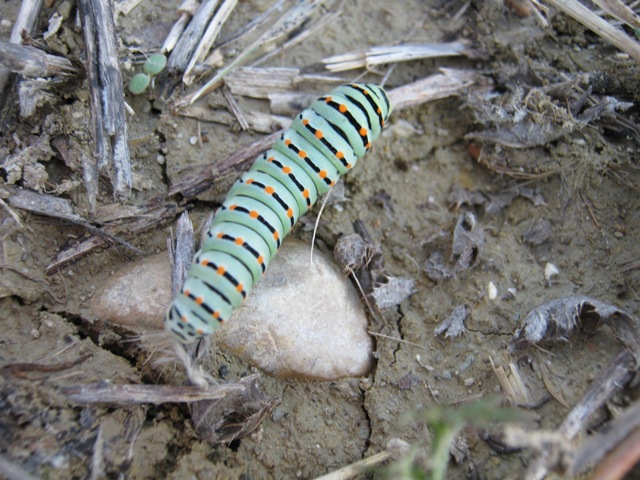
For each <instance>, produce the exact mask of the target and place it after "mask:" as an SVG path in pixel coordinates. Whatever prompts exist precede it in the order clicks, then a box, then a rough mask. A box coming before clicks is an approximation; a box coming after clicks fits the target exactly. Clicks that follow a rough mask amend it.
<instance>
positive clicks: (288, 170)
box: [282, 167, 291, 175]
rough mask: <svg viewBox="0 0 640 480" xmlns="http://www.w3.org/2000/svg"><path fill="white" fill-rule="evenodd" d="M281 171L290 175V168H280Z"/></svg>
mask: <svg viewBox="0 0 640 480" xmlns="http://www.w3.org/2000/svg"><path fill="white" fill-rule="evenodd" d="M282 171H283V172H284V173H286V174H287V175H288V174H290V173H291V167H282Z"/></svg>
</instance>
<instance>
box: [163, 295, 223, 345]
mask: <svg viewBox="0 0 640 480" xmlns="http://www.w3.org/2000/svg"><path fill="white" fill-rule="evenodd" d="M180 299H181V298H180V297H177V298H176V299H174V301H173V302H172V303H171V305H170V306H169V309H168V310H167V313H166V314H165V316H164V328H165V331H166V332H167V334H168V335H169V337H171V338H172V339H174V340H176V341H177V342H178V343H182V344H186V343H192V342H194V341H196V340H199V339H201V338H203V337H206V336H208V335H211V334H212V333H213V330H214V329H213V328H207V327H209V326H210V325H206V326H205V328H196V327H195V325H200V324H202V321H201V320H199V319H196V318H191V317H192V316H193V312H191V311H190V310H188V308H185V306H184V305H181V302H180ZM185 312H186V313H185Z"/></svg>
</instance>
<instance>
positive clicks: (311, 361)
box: [91, 238, 373, 380]
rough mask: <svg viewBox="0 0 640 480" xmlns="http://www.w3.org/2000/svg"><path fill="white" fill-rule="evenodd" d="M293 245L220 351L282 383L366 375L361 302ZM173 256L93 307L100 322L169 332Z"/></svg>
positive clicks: (114, 281) (368, 346)
mask: <svg viewBox="0 0 640 480" xmlns="http://www.w3.org/2000/svg"><path fill="white" fill-rule="evenodd" d="M309 257H310V247H309V245H307V244H305V243H303V242H300V241H299V240H296V239H294V238H288V239H286V241H285V242H284V243H283V246H282V248H281V249H280V252H278V254H277V255H276V256H275V258H274V259H273V260H272V261H271V264H270V265H269V268H268V269H267V273H266V275H265V276H264V277H263V278H262V280H261V281H260V282H259V283H258V285H256V286H255V287H254V288H253V290H252V291H251V293H250V294H249V296H248V298H247V300H246V301H245V303H244V305H243V306H242V307H241V308H238V309H237V310H236V311H235V312H234V313H233V315H232V317H231V319H230V320H229V321H228V322H227V323H226V324H225V325H224V326H223V328H221V329H220V330H218V331H217V332H216V333H215V336H216V337H217V338H218V339H219V342H218V345H220V346H221V348H224V349H225V350H229V351H231V352H232V353H234V354H236V355H237V356H239V357H240V358H242V359H244V360H245V361H246V362H248V363H251V364H252V365H255V366H257V367H258V368H260V369H262V370H264V371H265V372H267V373H270V374H272V375H276V376H280V377H293V378H306V379H313V380H334V379H338V378H344V377H357V376H363V375H367V374H368V373H369V372H370V371H371V369H372V368H373V355H372V350H373V341H372V339H371V337H370V336H369V334H368V333H367V317H366V315H365V313H364V309H363V307H362V304H361V302H360V299H359V295H358V293H357V292H356V290H355V288H354V287H353V286H352V285H351V283H350V282H349V281H348V279H346V278H345V276H344V275H343V274H342V272H341V271H340V269H339V268H338V267H337V265H336V264H335V263H334V262H333V261H332V260H330V259H328V258H327V257H326V256H324V255H323V254H322V253H321V252H319V251H318V250H317V249H316V250H315V251H314V254H313V263H314V264H313V266H310V264H309V261H310V260H309ZM170 275H171V274H170V265H169V258H168V255H167V254H166V252H165V253H161V254H158V255H153V256H150V257H147V258H145V259H143V260H140V261H138V262H135V263H133V264H131V265H128V266H126V267H124V268H122V269H121V270H119V271H118V272H116V273H115V274H114V275H113V277H111V278H109V279H108V280H107V282H106V283H105V285H103V286H102V288H100V291H99V292H97V293H96V294H95V295H94V297H93V298H92V300H91V311H92V314H93V316H94V317H95V318H96V319H97V320H102V321H110V322H113V323H117V324H121V325H125V326H127V327H129V328H132V329H134V330H136V331H138V332H139V333H144V332H147V333H152V332H157V331H161V330H162V329H163V316H164V313H165V311H166V308H167V306H168V304H169V303H170V301H171V293H170V289H171V286H170Z"/></svg>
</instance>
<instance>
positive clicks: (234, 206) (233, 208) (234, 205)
mask: <svg viewBox="0 0 640 480" xmlns="http://www.w3.org/2000/svg"><path fill="white" fill-rule="evenodd" d="M237 207H238V205H236V204H235V203H234V204H233V205H231V206H230V207H229V210H235V209H236V208H237Z"/></svg>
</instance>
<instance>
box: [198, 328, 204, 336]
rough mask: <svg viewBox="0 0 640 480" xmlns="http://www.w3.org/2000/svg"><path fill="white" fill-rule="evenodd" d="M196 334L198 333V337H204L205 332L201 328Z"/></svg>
mask: <svg viewBox="0 0 640 480" xmlns="http://www.w3.org/2000/svg"><path fill="white" fill-rule="evenodd" d="M196 333H197V334H198V335H204V330H202V329H201V328H199V329H197V330H196Z"/></svg>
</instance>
